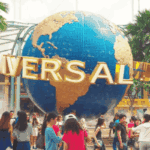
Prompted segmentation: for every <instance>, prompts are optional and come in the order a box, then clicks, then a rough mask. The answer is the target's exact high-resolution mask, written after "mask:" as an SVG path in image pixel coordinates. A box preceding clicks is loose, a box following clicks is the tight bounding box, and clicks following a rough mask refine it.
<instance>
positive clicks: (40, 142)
mask: <svg viewBox="0 0 150 150" xmlns="http://www.w3.org/2000/svg"><path fill="white" fill-rule="evenodd" d="M44 143H45V139H44V135H42V134H38V137H37V140H36V147H37V148H41V149H43V148H44Z"/></svg>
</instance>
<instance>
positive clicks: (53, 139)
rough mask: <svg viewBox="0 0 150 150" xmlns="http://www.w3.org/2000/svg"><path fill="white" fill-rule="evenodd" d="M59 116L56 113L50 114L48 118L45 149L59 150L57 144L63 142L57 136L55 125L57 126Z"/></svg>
mask: <svg viewBox="0 0 150 150" xmlns="http://www.w3.org/2000/svg"><path fill="white" fill-rule="evenodd" d="M56 121H57V115H56V114H55V113H49V114H48V116H47V127H46V129H45V144H46V146H45V149H46V150H57V144H58V143H60V142H61V139H62V138H61V137H59V136H56V134H55V132H54V130H53V125H55V124H56Z"/></svg>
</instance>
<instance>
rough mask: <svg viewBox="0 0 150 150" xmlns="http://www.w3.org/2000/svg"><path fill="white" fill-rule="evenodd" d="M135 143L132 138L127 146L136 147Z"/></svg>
mask: <svg viewBox="0 0 150 150" xmlns="http://www.w3.org/2000/svg"><path fill="white" fill-rule="evenodd" d="M134 143H135V140H134V139H132V138H130V139H129V140H128V142H127V145H128V146H134Z"/></svg>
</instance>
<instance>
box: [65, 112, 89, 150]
mask: <svg viewBox="0 0 150 150" xmlns="http://www.w3.org/2000/svg"><path fill="white" fill-rule="evenodd" d="M71 115H72V114H71ZM86 138H87V141H90V138H89V137H88V134H87V132H86V131H85V130H83V129H82V127H81V126H80V124H79V123H78V121H77V119H76V117H75V116H74V115H72V117H68V119H67V118H66V121H65V125H64V135H63V138H62V140H63V141H64V150H85V149H86V148H85V142H84V139H86Z"/></svg>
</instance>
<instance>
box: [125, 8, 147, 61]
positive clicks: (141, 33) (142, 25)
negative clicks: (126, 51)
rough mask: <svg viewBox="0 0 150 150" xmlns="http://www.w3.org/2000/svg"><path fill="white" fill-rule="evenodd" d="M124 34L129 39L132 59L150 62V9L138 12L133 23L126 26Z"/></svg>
mask: <svg viewBox="0 0 150 150" xmlns="http://www.w3.org/2000/svg"><path fill="white" fill-rule="evenodd" d="M125 35H126V36H127V37H128V39H129V44H130V46H131V49H132V54H133V58H134V61H142V62H150V11H148V10H145V11H143V12H139V14H138V15H137V16H136V20H135V23H133V24H131V23H130V24H128V25H127V26H126V28H125Z"/></svg>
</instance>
